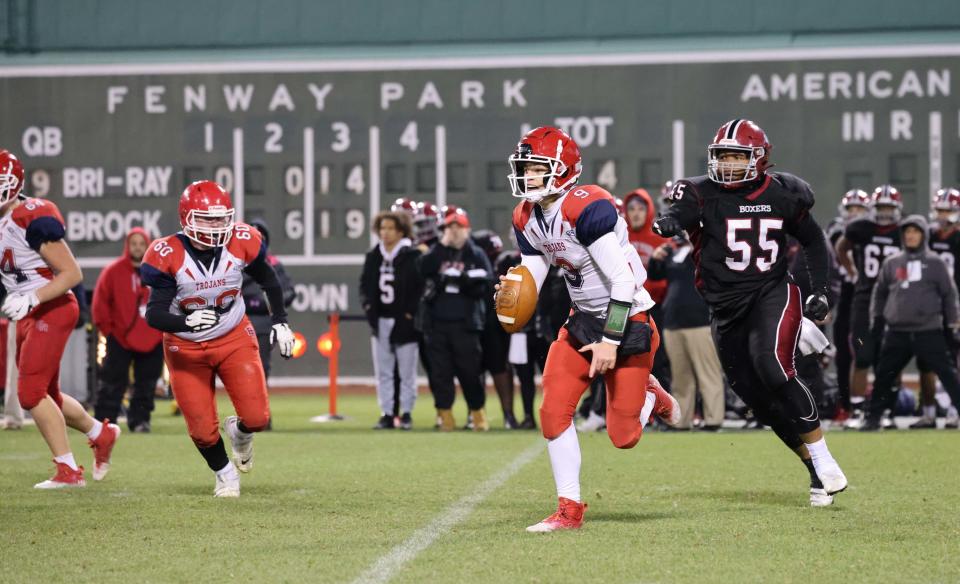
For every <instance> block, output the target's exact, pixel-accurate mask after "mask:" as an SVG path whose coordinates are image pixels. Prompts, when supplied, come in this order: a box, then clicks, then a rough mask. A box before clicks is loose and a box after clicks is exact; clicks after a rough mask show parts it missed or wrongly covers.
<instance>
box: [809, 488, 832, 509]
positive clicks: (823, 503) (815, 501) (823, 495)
mask: <svg viewBox="0 0 960 584" xmlns="http://www.w3.org/2000/svg"><path fill="white" fill-rule="evenodd" d="M830 505H833V495H830V494H828V493H827V491H825V490H824V489H815V488H813V487H810V506H811V507H829V506H830Z"/></svg>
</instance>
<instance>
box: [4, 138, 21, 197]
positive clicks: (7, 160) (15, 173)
mask: <svg viewBox="0 0 960 584" xmlns="http://www.w3.org/2000/svg"><path fill="white" fill-rule="evenodd" d="M21 189H23V165H22V164H20V160H18V159H17V157H16V156H14V155H13V154H11V153H10V151H9V150H0V205H4V204H6V203H7V202H8V201H12V200H13V199H16V198H17V195H19V194H20V190H21Z"/></svg>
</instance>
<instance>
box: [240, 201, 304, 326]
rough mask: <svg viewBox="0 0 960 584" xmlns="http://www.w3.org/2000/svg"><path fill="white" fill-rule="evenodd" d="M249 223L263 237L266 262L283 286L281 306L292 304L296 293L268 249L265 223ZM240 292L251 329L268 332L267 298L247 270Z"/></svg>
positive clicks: (269, 319)
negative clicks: (265, 248)
mask: <svg viewBox="0 0 960 584" xmlns="http://www.w3.org/2000/svg"><path fill="white" fill-rule="evenodd" d="M250 225H252V226H253V227H256V228H257V231H259V232H260V235H261V236H262V237H263V244H264V245H265V246H266V247H267V257H266V260H267V263H268V264H270V265H271V266H273V271H275V272H276V273H277V280H278V281H279V282H280V287H281V288H283V306H284V307H287V306H290V305H291V304H293V300H294V298H296V296H297V295H296V292H295V291H294V289H293V282H292V281H291V280H290V276H289V275H287V271H286V270H285V269H284V267H283V264H282V263H280V260H278V259H277V257H276V256H274V255H272V254H271V253H270V251H269V249H270V231H269V230H268V229H267V225H266V223H264V222H263V221H260V220H258V219H254V220H253V221H251V222H250ZM240 293H241V294H243V302H244V304H245V305H246V310H247V317H248V318H249V319H250V324H252V325H253V329H254V330H255V331H257V334H258V335H265V334H269V333H270V329H271V328H272V327H273V318H272V317H271V316H270V309H269V306H268V304H267V299H266V297H265V296H264V295H263V288H261V287H260V284H257V281H256V280H254V279H253V276H251V275H250V274H248V273H247V272H244V273H243V284H242V288H241V290H240Z"/></svg>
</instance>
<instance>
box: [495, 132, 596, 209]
mask: <svg viewBox="0 0 960 584" xmlns="http://www.w3.org/2000/svg"><path fill="white" fill-rule="evenodd" d="M508 164H509V166H510V174H509V175H507V179H508V180H509V181H510V190H511V191H513V196H514V197H517V198H520V199H526V200H527V201H530V202H531V203H539V202H540V201H541V200H543V198H544V197H549V196H551V195H561V194H563V193H565V192H567V191H569V190H570V189H572V188H573V186H574V185H576V184H577V179H578V178H580V172H581V171H582V166H581V158H580V148H579V147H578V146H577V143H576V142H574V141H573V138H571V137H570V136H568V135H567V134H566V133H565V132H564V131H562V130H560V129H558V128H554V127H551V126H543V127H540V128H535V129H533V130H530V131H529V132H527V134H526V135H525V136H524V137H523V138H522V139H521V140H520V142H519V143H518V144H517V149H516V150H515V151H514V152H513V154H511V155H510V158H509V159H508ZM534 165H537V166H542V167H544V170H543V171H542V172H539V173H531V174H527V168H528V167H530V166H534ZM531 182H539V183H540V184H539V185H538V186H533V185H531V184H530V183H531Z"/></svg>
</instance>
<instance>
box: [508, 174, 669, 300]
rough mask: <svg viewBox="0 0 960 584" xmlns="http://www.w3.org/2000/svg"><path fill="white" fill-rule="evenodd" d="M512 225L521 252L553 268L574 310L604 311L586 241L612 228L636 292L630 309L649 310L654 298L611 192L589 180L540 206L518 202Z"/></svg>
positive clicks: (606, 285) (601, 286)
mask: <svg viewBox="0 0 960 584" xmlns="http://www.w3.org/2000/svg"><path fill="white" fill-rule="evenodd" d="M513 229H514V232H515V233H516V235H517V245H518V247H519V248H520V253H521V254H523V255H542V256H545V257H546V259H547V261H548V262H549V263H550V264H552V265H555V266H557V267H559V268H560V269H561V273H562V274H563V277H564V279H565V280H566V281H567V290H568V291H569V292H570V301H571V302H572V303H573V305H574V306H576V308H577V310H580V311H582V312H586V313H588V314H592V315H594V316H601V317H602V316H606V312H607V305H608V304H609V303H610V287H611V285H610V282H609V281H608V280H607V279H606V277H605V276H604V275H603V273H602V272H601V271H600V269H599V268H598V267H597V264H596V262H595V261H594V260H593V258H592V257H591V256H590V253H589V251H588V250H587V246H589V245H590V244H591V243H593V242H594V241H596V240H597V239H599V238H600V237H602V236H603V235H606V234H607V233H610V232H613V233H614V235H616V237H617V241H618V242H619V243H620V247H621V249H622V250H623V255H624V256H626V258H627V263H628V264H629V265H630V269H631V270H632V271H633V275H634V279H635V281H636V291H635V292H634V295H633V308H632V309H631V311H630V314H631V315H633V314H636V313H638V312H641V311H645V310H649V309H651V308H652V307H653V305H654V302H653V300H652V299H651V298H650V295H649V294H648V293H647V291H646V290H645V289H644V288H643V283H644V281H645V280H646V278H647V273H646V270H644V268H643V263H642V262H641V261H640V256H639V255H637V250H636V249H634V247H633V245H632V244H631V243H630V241H629V238H628V236H627V224H626V222H624V220H623V218H622V217H620V216H619V215H618V214H617V209H616V207H615V206H614V200H613V197H612V196H611V195H610V193H608V192H607V191H605V190H603V189H602V188H600V187H598V186H595V185H586V186H580V187H576V188H574V189H572V190H571V191H569V192H567V193H566V194H564V195H563V196H561V197H560V198H559V199H557V201H556V202H555V203H554V204H553V205H551V207H550V209H548V210H547V211H544V210H543V209H542V208H541V207H540V205H539V204H533V203H530V202H524V203H520V204H519V205H517V207H516V208H515V209H514V211H513Z"/></svg>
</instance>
